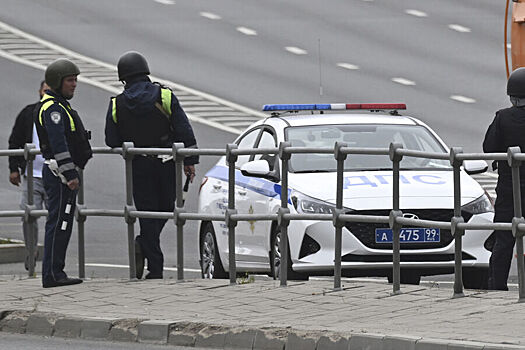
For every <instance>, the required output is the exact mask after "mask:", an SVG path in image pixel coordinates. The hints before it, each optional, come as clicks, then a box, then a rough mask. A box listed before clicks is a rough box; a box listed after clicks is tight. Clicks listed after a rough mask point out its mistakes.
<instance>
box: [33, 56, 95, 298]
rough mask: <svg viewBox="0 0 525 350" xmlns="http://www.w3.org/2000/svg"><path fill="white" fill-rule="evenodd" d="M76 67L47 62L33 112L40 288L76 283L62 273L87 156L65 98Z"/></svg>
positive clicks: (85, 137) (85, 141)
mask: <svg viewBox="0 0 525 350" xmlns="http://www.w3.org/2000/svg"><path fill="white" fill-rule="evenodd" d="M78 74H80V70H79V69H78V67H77V66H76V65H75V64H74V63H73V62H71V61H70V60H68V59H58V60H56V61H53V62H52V63H51V64H50V65H49V66H48V67H47V69H46V73H45V80H46V83H47V85H49V90H46V93H45V95H44V96H43V97H42V99H41V100H40V102H39V103H38V104H37V106H36V108H35V110H34V115H33V117H34V122H35V125H36V130H37V133H38V138H39V140H40V149H41V151H42V156H43V157H44V158H45V161H44V166H43V168H42V179H43V182H44V188H45V191H46V193H47V196H48V204H49V207H48V211H49V213H48V216H47V221H46V234H45V238H44V259H43V261H42V284H43V286H44V288H49V287H57V286H65V285H71V284H78V283H81V282H82V280H80V279H78V278H69V277H68V276H67V275H66V273H65V272H64V266H65V259H66V250H67V246H68V243H69V239H70V237H71V230H72V226H73V217H74V211H75V202H76V195H77V192H78V187H79V185H80V183H79V174H78V170H79V169H84V166H85V165H86V163H87V161H88V160H89V159H90V158H91V157H92V151H91V147H90V145H89V140H88V139H89V134H88V132H87V131H86V130H85V129H84V126H83V124H82V121H81V120H80V117H79V116H78V113H77V112H76V111H75V110H73V109H72V108H71V106H70V105H69V102H68V100H70V99H71V98H73V95H74V93H75V88H76V87H77V75H78Z"/></svg>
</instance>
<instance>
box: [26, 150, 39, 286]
mask: <svg viewBox="0 0 525 350" xmlns="http://www.w3.org/2000/svg"><path fill="white" fill-rule="evenodd" d="M35 148H36V146H35V145H34V144H32V143H26V144H25V146H24V158H25V160H26V173H27V180H26V181H27V205H26V207H25V208H24V209H25V214H24V223H25V225H26V227H27V230H28V231H29V234H28V235H27V237H26V239H27V242H25V244H26V247H27V250H28V254H29V256H28V264H29V266H28V272H27V274H28V276H29V277H36V275H35V244H37V242H35V237H34V236H35V235H34V233H35V231H36V226H35V223H36V218H35V217H33V216H31V210H33V209H35V206H34V204H35V199H34V197H33V192H34V188H35V186H34V178H33V161H34V160H35V155H34V154H31V150H34V149H35ZM37 249H38V246H37Z"/></svg>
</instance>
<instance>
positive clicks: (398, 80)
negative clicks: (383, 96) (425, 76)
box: [392, 78, 416, 86]
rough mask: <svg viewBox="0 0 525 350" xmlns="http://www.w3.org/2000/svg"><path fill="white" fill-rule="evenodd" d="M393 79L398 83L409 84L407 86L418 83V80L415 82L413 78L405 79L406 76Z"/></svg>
mask: <svg viewBox="0 0 525 350" xmlns="http://www.w3.org/2000/svg"><path fill="white" fill-rule="evenodd" d="M392 81H393V82H394V83H398V84H401V85H407V86H414V85H416V82H414V81H412V80H408V79H405V78H392Z"/></svg>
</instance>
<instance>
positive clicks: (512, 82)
mask: <svg viewBox="0 0 525 350" xmlns="http://www.w3.org/2000/svg"><path fill="white" fill-rule="evenodd" d="M507 95H509V96H513V97H525V67H521V68H518V69H516V70H515V71H514V72H512V74H511V75H510V77H509V80H508V81H507Z"/></svg>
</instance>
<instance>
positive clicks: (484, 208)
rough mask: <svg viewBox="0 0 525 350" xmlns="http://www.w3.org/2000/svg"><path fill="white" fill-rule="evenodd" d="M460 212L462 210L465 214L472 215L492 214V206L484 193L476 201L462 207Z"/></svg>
mask: <svg viewBox="0 0 525 350" xmlns="http://www.w3.org/2000/svg"><path fill="white" fill-rule="evenodd" d="M461 210H464V211H466V212H467V213H470V214H472V215H474V214H482V213H488V212H493V211H494V206H493V205H492V201H491V200H490V198H489V196H488V195H487V193H484V194H483V195H482V196H481V197H479V198H478V199H476V200H474V201H472V202H470V203H468V204H465V205H464V206H462V207H461Z"/></svg>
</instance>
